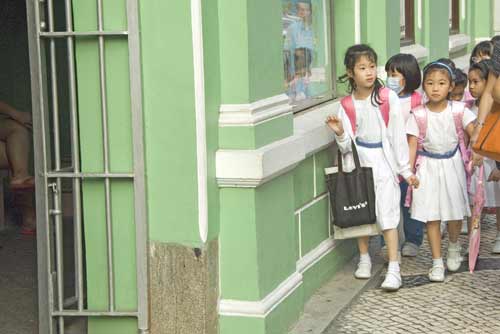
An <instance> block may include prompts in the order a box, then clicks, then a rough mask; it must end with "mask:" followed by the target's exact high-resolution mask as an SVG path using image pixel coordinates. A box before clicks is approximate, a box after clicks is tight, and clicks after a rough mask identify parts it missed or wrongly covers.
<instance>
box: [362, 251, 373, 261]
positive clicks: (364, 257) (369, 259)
mask: <svg viewBox="0 0 500 334" xmlns="http://www.w3.org/2000/svg"><path fill="white" fill-rule="evenodd" d="M359 263H372V260H371V258H370V253H366V254H360V255H359Z"/></svg>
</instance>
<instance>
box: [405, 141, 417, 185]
mask: <svg viewBox="0 0 500 334" xmlns="http://www.w3.org/2000/svg"><path fill="white" fill-rule="evenodd" d="M407 137H408V147H409V150H410V166H411V167H412V171H413V173H415V162H416V160H417V146H418V139H417V137H415V136H412V135H408V136H407ZM406 182H408V184H409V185H411V186H412V187H414V188H418V185H419V180H418V178H417V177H416V176H415V175H412V176H411V177H410V178H409V179H407V180H406Z"/></svg>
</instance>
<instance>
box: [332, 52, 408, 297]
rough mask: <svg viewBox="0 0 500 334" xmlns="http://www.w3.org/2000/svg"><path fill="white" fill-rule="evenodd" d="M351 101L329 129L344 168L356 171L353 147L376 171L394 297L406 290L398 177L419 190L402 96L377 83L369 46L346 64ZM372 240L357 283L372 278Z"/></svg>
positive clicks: (364, 249) (364, 245)
mask: <svg viewBox="0 0 500 334" xmlns="http://www.w3.org/2000/svg"><path fill="white" fill-rule="evenodd" d="M344 65H345V67H346V70H347V74H346V75H344V76H343V77H341V80H346V79H347V80H348V82H349V90H350V92H351V93H352V95H350V96H348V97H345V98H344V99H343V100H342V101H341V107H340V108H339V113H338V116H329V117H328V118H327V120H326V121H327V123H328V125H329V126H330V128H331V129H332V130H333V131H334V132H335V139H336V141H337V144H338V146H339V149H340V150H341V152H342V154H343V157H342V158H343V159H344V166H346V167H347V166H349V165H350V167H352V165H353V161H352V152H351V151H352V148H351V146H352V141H355V143H356V144H357V148H358V152H359V158H360V160H361V165H362V166H369V167H371V168H372V169H373V177H374V182H375V195H376V212H377V224H378V225H379V227H380V229H381V230H382V231H383V234H384V238H385V242H386V243H387V249H388V257H389V268H388V271H387V274H386V277H385V280H384V282H383V283H382V289H384V290H387V291H395V290H398V289H399V288H400V287H401V275H400V272H399V263H398V260H397V250H398V232H397V226H398V224H399V220H400V211H399V199H400V189H399V185H398V175H402V176H403V177H404V178H405V179H406V180H407V182H408V184H410V185H413V186H417V185H418V180H417V179H416V178H415V176H414V175H413V173H412V172H411V168H410V164H409V151H408V143H407V141H406V136H405V132H404V117H403V113H402V112H401V108H400V104H399V99H398V97H397V95H396V94H395V93H394V92H392V91H390V90H388V89H387V88H384V87H383V84H382V83H381V81H380V79H378V78H377V54H376V53H375V51H374V50H373V49H372V48H371V47H369V46H367V45H364V44H360V45H354V46H351V47H350V48H349V49H348V50H347V52H346V54H345V58H344ZM368 241H369V237H361V238H358V248H359V252H360V260H359V264H358V268H357V270H356V272H355V273H354V276H355V277H356V278H369V277H370V276H371V260H370V255H369V253H368Z"/></svg>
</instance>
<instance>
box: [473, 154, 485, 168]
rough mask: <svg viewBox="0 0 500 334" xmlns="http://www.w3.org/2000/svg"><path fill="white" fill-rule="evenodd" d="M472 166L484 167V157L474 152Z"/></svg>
mask: <svg viewBox="0 0 500 334" xmlns="http://www.w3.org/2000/svg"><path fill="white" fill-rule="evenodd" d="M472 165H473V166H474V167H480V166H482V165H483V157H482V156H480V155H479V154H477V153H475V152H472Z"/></svg>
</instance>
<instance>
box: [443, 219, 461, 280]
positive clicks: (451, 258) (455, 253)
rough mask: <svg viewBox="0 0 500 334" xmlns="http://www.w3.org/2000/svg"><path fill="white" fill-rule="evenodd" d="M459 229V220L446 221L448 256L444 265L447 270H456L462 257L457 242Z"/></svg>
mask: <svg viewBox="0 0 500 334" xmlns="http://www.w3.org/2000/svg"><path fill="white" fill-rule="evenodd" d="M461 229H462V221H461V220H453V221H449V222H448V256H447V257H446V266H447V267H448V270H449V271H457V270H458V269H459V268H460V265H461V264H462V260H463V258H462V256H461V254H460V250H461V247H460V244H459V243H458V237H459V235H460V231H461Z"/></svg>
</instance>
